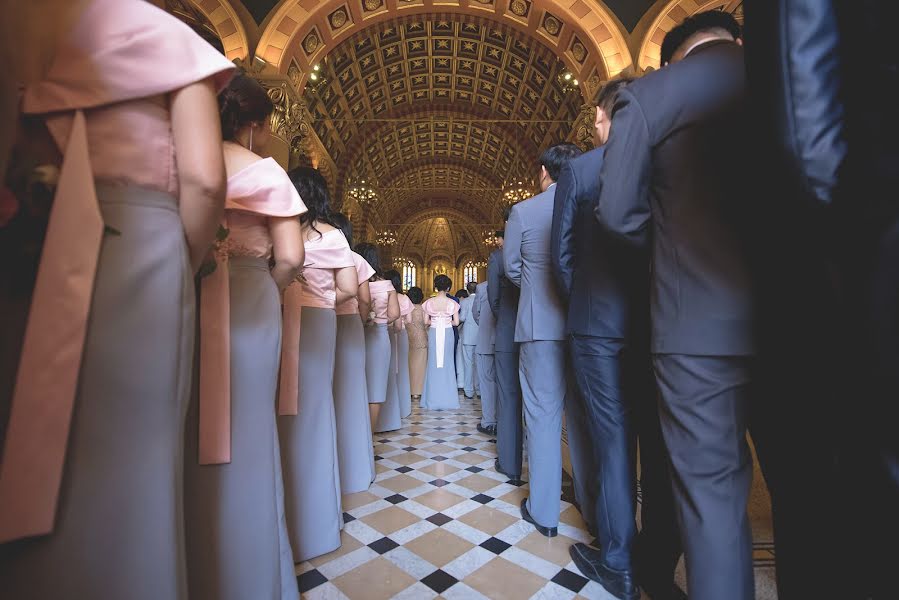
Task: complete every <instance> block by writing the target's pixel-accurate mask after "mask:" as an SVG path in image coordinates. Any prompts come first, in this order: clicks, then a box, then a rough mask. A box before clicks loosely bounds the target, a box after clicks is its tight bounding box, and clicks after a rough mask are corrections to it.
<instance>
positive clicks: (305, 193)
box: [287, 167, 340, 235]
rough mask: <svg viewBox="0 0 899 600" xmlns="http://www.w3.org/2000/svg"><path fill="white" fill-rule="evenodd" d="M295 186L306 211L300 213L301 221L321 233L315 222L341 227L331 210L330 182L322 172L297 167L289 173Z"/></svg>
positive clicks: (310, 168)
mask: <svg viewBox="0 0 899 600" xmlns="http://www.w3.org/2000/svg"><path fill="white" fill-rule="evenodd" d="M287 175H288V177H290V181H291V182H293V187H295V188H297V192H298V193H299V194H300V198H302V199H303V204H305V205H306V212H304V213H303V214H301V215H300V223H302V224H304V225H305V224H306V223H308V224H309V226H310V227H312V231H315V232H316V233H318V234H319V235H321V232H320V231H319V230H318V229H316V228H315V223H327V224H328V225H330V226H331V227H336V228H338V229H340V225H338V223H337V221H336V220H335V219H334V213H333V212H331V195H330V194H329V193H328V182H327V181H325V178H324V177H323V176H322V174H321V173H320V172H319V171H318V170H317V169H313V168H312V167H297V168H295V169H291V171H290V173H288V174H287Z"/></svg>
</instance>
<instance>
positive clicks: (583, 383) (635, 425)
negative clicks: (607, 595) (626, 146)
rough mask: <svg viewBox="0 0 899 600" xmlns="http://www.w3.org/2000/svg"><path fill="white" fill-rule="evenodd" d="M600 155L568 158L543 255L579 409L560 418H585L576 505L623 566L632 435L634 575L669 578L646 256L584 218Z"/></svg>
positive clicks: (605, 552)
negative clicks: (639, 525) (590, 498)
mask: <svg viewBox="0 0 899 600" xmlns="http://www.w3.org/2000/svg"><path fill="white" fill-rule="evenodd" d="M604 154H605V152H604V150H603V149H602V148H597V149H595V150H592V151H590V152H587V153H585V154H583V155H581V156H578V157H576V158H574V159H572V160H571V161H569V162H568V164H566V165H565V166H564V167H563V168H562V173H561V175H560V176H559V181H558V186H557V189H556V198H555V210H554V211H553V227H552V245H551V250H552V260H553V267H554V274H555V276H556V280H557V282H558V284H559V285H558V287H559V291H560V293H561V295H562V297H563V298H565V299H567V301H568V321H567V325H568V333H569V336H570V350H571V358H572V365H573V367H574V372H575V380H576V381H577V384H578V388H579V392H580V393H579V394H578V401H579V403H580V405H581V406H580V407H575V408H573V409H566V410H568V413H569V418H568V419H567V420H566V422H568V423H571V421H572V417H574V418H575V419H577V418H579V417H580V415H583V416H584V417H585V418H584V419H583V420H584V421H585V422H586V426H587V428H588V430H589V437H590V438H591V439H592V441H593V447H592V449H593V459H594V461H595V463H594V465H595V466H594V467H593V468H594V470H595V472H594V473H593V476H594V478H595V479H594V480H593V481H591V482H590V483H591V484H592V485H593V486H594V487H595V486H597V485H598V488H599V489H601V490H602V494H600V495H599V496H598V497H597V501H596V504H595V507H582V510H585V509H590V510H593V511H594V514H592V515H585V519H587V520H588V521H590V522H593V523H598V524H599V529H598V534H599V539H600V540H602V560H603V562H604V563H605V564H607V565H608V566H610V567H611V568H613V569H616V570H624V569H631V568H632V567H633V565H632V556H631V551H632V545H633V541H634V539H635V535H636V525H635V521H634V519H635V503H634V488H635V478H636V465H635V458H634V454H635V443H634V442H635V433H636V434H638V435H639V439H640V458H641V475H642V481H641V483H642V487H643V510H642V517H643V518H642V521H643V533H642V534H641V549H642V550H644V551H645V552H644V554H643V558H644V559H645V560H644V561H643V564H642V565H641V567H643V573H641V577H642V578H644V580H645V579H647V578H649V579H654V580H657V581H660V582H670V581H672V577H673V572H674V567H675V566H676V564H677V560H678V558H679V555H680V541H679V534H678V530H677V526H676V520H675V515H674V500H673V497H672V492H671V486H670V483H669V479H668V477H669V474H668V469H667V466H666V455H665V447H664V443H663V441H662V434H661V429H660V426H659V418H658V401H657V392H656V389H655V385H654V379H653V374H652V370H651V366H650V358H649V347H648V342H649V328H648V323H649V321H648V320H649V304H648V295H649V290H648V281H649V273H648V256H647V255H646V253H645V252H643V251H639V250H634V249H632V248H625V247H621V246H620V244H617V243H616V242H615V241H614V240H612V239H609V236H608V235H603V231H602V230H601V229H600V227H599V225H598V223H597V222H596V220H595V219H594V218H592V217H593V211H594V209H595V207H596V201H597V199H598V195H599V174H600V170H601V168H602V164H603V157H604ZM573 413H574V414H573ZM572 462H574V459H572ZM650 553H651V554H650ZM647 571H648V572H647Z"/></svg>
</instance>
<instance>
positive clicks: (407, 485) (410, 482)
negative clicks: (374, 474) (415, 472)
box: [378, 473, 423, 494]
mask: <svg viewBox="0 0 899 600" xmlns="http://www.w3.org/2000/svg"><path fill="white" fill-rule="evenodd" d="M422 483H423V482H421V481H419V480H418V479H415V478H414V477H409V476H408V475H406V474H405V473H400V474H399V475H397V476H396V477H391V478H390V479H385V480H384V481H379V482H378V485H380V486H381V487H383V488H387V489H388V490H390V491H392V492H396V493H397V494H402V493H403V492H405V491H406V490H411V489H412V488H417V487H418V486H420V485H421V484H422Z"/></svg>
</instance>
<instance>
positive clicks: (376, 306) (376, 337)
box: [356, 243, 400, 431]
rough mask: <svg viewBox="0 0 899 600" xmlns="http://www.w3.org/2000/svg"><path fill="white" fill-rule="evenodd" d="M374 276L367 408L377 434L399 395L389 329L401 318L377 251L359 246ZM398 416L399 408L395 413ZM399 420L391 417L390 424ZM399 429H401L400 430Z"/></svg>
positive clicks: (367, 344)
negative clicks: (383, 415)
mask: <svg viewBox="0 0 899 600" xmlns="http://www.w3.org/2000/svg"><path fill="white" fill-rule="evenodd" d="M356 252H358V253H359V255H360V256H362V257H363V258H364V259H365V260H366V261H367V262H368V264H369V265H371V268H372V269H374V270H375V274H374V275H373V276H372V277H371V279H369V290H370V292H371V301H372V309H371V311H370V312H369V314H368V317H367V318H366V321H365V379H366V382H367V383H368V407H369V410H370V412H371V425H372V431H378V423H379V421H380V417H381V410H382V407H383V406H384V404H385V402H386V401H387V400H388V399H389V398H390V397H391V396H393V397H394V398H395V397H396V394H395V393H394V394H390V389H389V386H388V384H389V381H390V362H391V361H390V358H391V357H390V354H391V350H390V334H389V333H388V328H387V325H388V323H392V322H393V321H396V320H397V319H398V318H399V316H400V305H399V302H398V301H397V299H396V290H395V289H394V288H393V284H392V283H391V282H390V281H389V280H386V279H384V276H383V273H382V272H381V270H380V265H381V261H380V257H379V256H378V247H377V246H375V245H374V244H369V243H362V244H357V245H356ZM396 413H397V415H398V414H399V407H397V410H396ZM394 420H396V419H395V418H394V417H392V416H391V421H394ZM397 428H399V427H397Z"/></svg>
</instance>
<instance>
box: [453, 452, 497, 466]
mask: <svg viewBox="0 0 899 600" xmlns="http://www.w3.org/2000/svg"><path fill="white" fill-rule="evenodd" d="M453 460H458V461H459V462H463V463H465V464H467V465H479V464H481V463H482V462H484V461H487V460H492V459H491V458H489V457H487V456H484V455H482V454H478V453H477V452H466V453H465V454H460V455H458V456H454V457H453Z"/></svg>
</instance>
